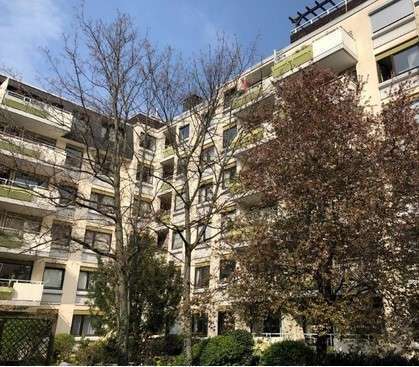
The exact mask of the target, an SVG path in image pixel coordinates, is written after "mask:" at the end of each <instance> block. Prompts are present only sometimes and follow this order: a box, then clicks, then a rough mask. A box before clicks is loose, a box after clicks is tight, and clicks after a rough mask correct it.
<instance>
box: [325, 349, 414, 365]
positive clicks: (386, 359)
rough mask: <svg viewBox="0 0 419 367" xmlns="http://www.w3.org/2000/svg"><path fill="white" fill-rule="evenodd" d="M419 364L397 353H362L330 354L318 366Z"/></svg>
mask: <svg viewBox="0 0 419 367" xmlns="http://www.w3.org/2000/svg"><path fill="white" fill-rule="evenodd" d="M418 362H419V361H418V360H416V359H410V360H409V359H406V358H404V357H403V356H401V355H399V354H396V353H387V354H385V355H383V356H377V355H371V354H360V353H343V352H330V353H327V354H326V355H325V356H323V357H322V358H321V359H320V358H319V360H318V364H319V365H324V366H353V365H358V366H416V365H418Z"/></svg>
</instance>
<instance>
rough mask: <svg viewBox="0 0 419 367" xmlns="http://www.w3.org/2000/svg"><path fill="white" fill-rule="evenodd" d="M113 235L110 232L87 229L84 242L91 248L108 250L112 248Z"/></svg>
mask: <svg viewBox="0 0 419 367" xmlns="http://www.w3.org/2000/svg"><path fill="white" fill-rule="evenodd" d="M111 241H112V235H111V234H110V233H103V232H96V231H91V230H86V233H85V235H84V242H85V243H86V245H87V246H88V247H90V248H91V249H95V250H99V251H102V252H108V251H110V249H111Z"/></svg>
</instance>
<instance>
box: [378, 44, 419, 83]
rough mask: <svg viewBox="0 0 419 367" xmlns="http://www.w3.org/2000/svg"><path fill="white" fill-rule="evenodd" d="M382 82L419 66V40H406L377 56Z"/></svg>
mask: <svg viewBox="0 0 419 367" xmlns="http://www.w3.org/2000/svg"><path fill="white" fill-rule="evenodd" d="M377 66H378V73H379V78H380V82H384V81H386V80H389V79H391V78H394V77H396V76H398V75H400V74H403V73H405V72H407V71H409V70H412V69H415V68H417V67H419V42H417V41H416V40H413V41H409V42H406V43H405V44H403V45H400V46H398V47H396V48H394V49H392V50H389V51H386V52H384V53H382V54H381V55H378V56H377Z"/></svg>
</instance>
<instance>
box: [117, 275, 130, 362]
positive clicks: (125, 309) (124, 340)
mask: <svg viewBox="0 0 419 367" xmlns="http://www.w3.org/2000/svg"><path fill="white" fill-rule="evenodd" d="M120 272H121V274H120V280H121V281H120V284H119V287H118V296H119V303H120V307H119V330H118V334H119V335H118V345H119V349H120V353H119V356H118V364H119V365H123V366H126V365H127V364H128V361H129V353H128V331H129V330H128V328H129V321H128V317H129V301H128V292H127V286H126V279H125V274H123V269H122V268H121V269H120Z"/></svg>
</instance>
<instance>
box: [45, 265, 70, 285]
mask: <svg viewBox="0 0 419 367" xmlns="http://www.w3.org/2000/svg"><path fill="white" fill-rule="evenodd" d="M46 270H55V271H59V272H60V273H61V284H60V286H59V287H51V286H47V285H46V284H45V280H44V279H45V271H46ZM64 278H65V269H63V268H54V267H52V266H46V267H45V268H44V274H43V276H42V282H43V284H44V289H51V290H62V289H63V285H64Z"/></svg>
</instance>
